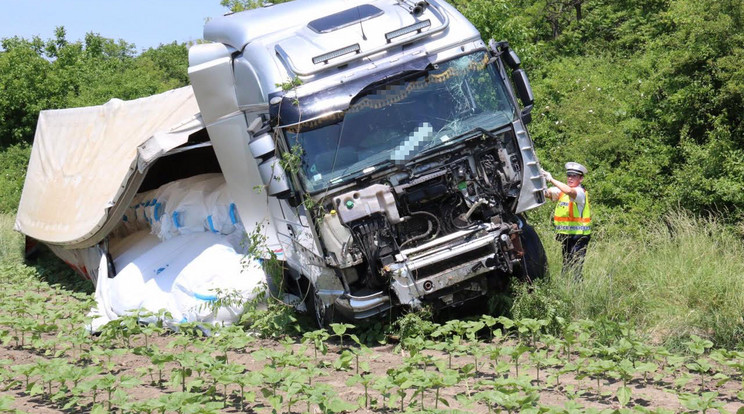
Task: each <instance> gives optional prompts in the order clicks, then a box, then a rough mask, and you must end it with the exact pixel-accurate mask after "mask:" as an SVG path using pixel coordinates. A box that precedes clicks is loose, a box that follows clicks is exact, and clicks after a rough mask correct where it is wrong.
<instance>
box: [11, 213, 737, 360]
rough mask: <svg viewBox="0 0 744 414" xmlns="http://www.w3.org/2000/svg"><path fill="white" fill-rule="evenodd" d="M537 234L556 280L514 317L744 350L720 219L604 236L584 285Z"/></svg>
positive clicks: (676, 220)
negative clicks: (585, 322)
mask: <svg viewBox="0 0 744 414" xmlns="http://www.w3.org/2000/svg"><path fill="white" fill-rule="evenodd" d="M14 219H15V217H14V215H12V214H7V213H0V260H1V261H9V262H16V263H20V262H22V260H23V251H22V249H23V237H22V235H20V234H19V233H17V232H15V231H13V230H12V228H13V222H14ZM537 230H538V232H539V233H540V234H541V236H542V239H543V243H544V244H545V248H546V251H547V254H548V259H549V262H550V271H549V272H550V275H551V276H550V277H549V278H548V279H547V280H545V281H542V282H541V283H539V284H538V285H537V286H536V287H533V288H531V289H530V291H531V293H530V294H518V296H517V297H516V298H515V301H514V305H513V308H512V316H514V317H516V318H524V317H533V318H545V317H548V316H552V315H558V316H562V317H564V318H566V319H569V320H575V319H590V320H602V319H606V320H611V321H616V322H629V323H631V324H632V325H633V326H635V327H637V328H638V329H639V330H641V331H642V332H644V333H646V334H647V335H648V336H649V337H651V338H652V339H653V340H654V341H655V342H659V343H664V344H666V345H668V346H675V345H678V346H681V345H680V344H681V343H682V342H683V341H685V340H687V338H689V336H690V335H692V334H695V335H698V336H702V337H705V338H708V339H710V340H712V341H713V342H714V343H715V344H716V346H722V347H727V348H735V347H738V346H741V345H742V344H744V321H743V320H742V315H744V245H742V243H741V240H740V237H739V235H738V234H737V233H736V231H734V230H733V229H731V228H730V227H726V226H725V225H724V224H722V223H721V222H719V221H717V220H716V219H714V218H709V219H702V218H697V217H693V216H691V215H690V214H688V213H684V212H673V213H670V214H668V215H667V216H665V218H664V220H662V221H658V222H655V223H651V224H650V225H648V226H647V228H646V232H645V233H643V235H641V236H637V235H633V236H630V235H625V236H624V235H621V234H620V233H619V232H612V233H610V232H599V233H598V234H596V235H595V236H594V238H593V239H592V241H591V243H590V246H589V251H588V254H587V258H586V264H585V266H584V272H583V281H582V282H579V283H576V282H574V281H573V280H572V278H571V277H570V276H566V277H564V276H562V275H561V256H560V255H561V253H560V245H559V243H558V242H556V241H555V240H554V238H553V234H552V230H550V228H549V226H547V225H546V224H545V223H539V224H538V225H537ZM44 257H46V256H43V257H42V258H44ZM35 267H36V270H37V272H38V273H39V275H40V277H41V278H42V279H44V280H46V281H48V282H51V283H58V284H61V285H63V286H64V287H66V288H68V289H70V290H74V291H92V286H90V284H89V283H88V282H85V281H83V280H82V279H79V278H77V277H76V276H74V275H73V274H72V273H71V272H70V271H69V270H68V269H67V268H66V267H65V266H64V265H61V263H60V262H59V261H55V260H54V259H53V258H51V257H48V258H47V260H40V261H38V262H37V263H36V265H35ZM73 282H75V283H73ZM80 284H85V286H84V287H80V286H77V285H80ZM68 285H69V286H68ZM73 285H75V286H73Z"/></svg>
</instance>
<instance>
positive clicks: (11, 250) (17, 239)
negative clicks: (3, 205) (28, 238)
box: [0, 213, 23, 262]
mask: <svg viewBox="0 0 744 414" xmlns="http://www.w3.org/2000/svg"><path fill="white" fill-rule="evenodd" d="M13 223H15V215H14V214H9V213H0V261H6V260H7V261H11V262H20V261H22V260H23V235H21V234H20V233H18V232H16V231H14V230H13Z"/></svg>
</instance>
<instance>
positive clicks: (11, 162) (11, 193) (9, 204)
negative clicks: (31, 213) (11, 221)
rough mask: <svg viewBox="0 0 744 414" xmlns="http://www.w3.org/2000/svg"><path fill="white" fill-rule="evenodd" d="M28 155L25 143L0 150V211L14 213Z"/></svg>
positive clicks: (29, 153) (19, 196) (27, 147)
mask: <svg viewBox="0 0 744 414" xmlns="http://www.w3.org/2000/svg"><path fill="white" fill-rule="evenodd" d="M30 155H31V147H30V146H29V145H26V144H18V145H13V146H11V147H8V148H6V149H5V150H0V213H15V211H16V208H18V202H19V201H20V200H21V191H22V190H23V182H24V180H25V178H26V167H27V166H28V159H29V156H30Z"/></svg>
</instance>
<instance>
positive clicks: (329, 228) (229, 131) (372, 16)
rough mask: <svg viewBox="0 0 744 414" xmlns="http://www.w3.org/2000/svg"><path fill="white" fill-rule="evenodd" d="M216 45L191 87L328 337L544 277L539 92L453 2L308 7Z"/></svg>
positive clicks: (258, 21) (235, 181)
mask: <svg viewBox="0 0 744 414" xmlns="http://www.w3.org/2000/svg"><path fill="white" fill-rule="evenodd" d="M204 37H205V39H206V40H208V41H210V42H211V43H205V44H199V45H195V46H193V47H192V48H191V49H190V51H189V76H190V79H191V83H192V86H193V89H194V94H195V97H196V100H197V102H198V105H199V109H200V111H201V115H202V118H203V121H204V124H205V125H206V129H207V131H208V133H209V137H210V140H211V142H212V146H213V147H214V152H215V154H216V156H217V159H218V160H219V161H220V164H221V166H222V172H223V174H224V176H225V180H226V182H227V186H228V188H229V189H231V194H232V196H233V198H234V200H235V203H236V205H237V208H238V211H240V213H241V216H243V215H245V214H246V212H249V211H250V212H255V211H265V212H267V213H268V214H267V215H266V221H265V222H264V223H247V222H245V219H244V222H245V225H246V228H251V227H253V226H258V228H260V229H262V231H265V232H266V233H265V236H266V240H267V244H268V245H269V246H270V248H271V250H273V251H274V252H275V253H276V254H277V257H278V259H280V260H281V261H282V262H283V263H284V265H285V268H286V273H287V274H288V275H290V276H291V278H292V281H293V283H294V284H295V285H296V286H297V289H298V290H299V291H300V297H306V298H307V304H308V306H309V307H310V309H311V311H312V312H314V314H315V316H316V318H317V321H318V323H319V324H321V325H323V324H327V323H329V322H331V321H332V320H333V319H334V318H335V317H337V316H343V317H345V318H349V319H363V318H367V317H370V316H373V315H376V314H379V313H381V312H384V311H386V310H388V309H390V308H391V307H394V306H399V305H404V306H411V307H418V306H421V305H422V304H425V303H426V304H431V305H432V306H434V307H448V306H456V305H459V304H461V303H463V302H465V301H468V300H470V299H474V298H478V297H482V296H483V295H485V294H486V293H487V292H489V290H490V289H498V288H499V287H503V286H505V284H506V283H508V281H509V279H510V278H512V277H518V278H524V277H527V278H529V277H533V278H534V277H539V276H540V275H541V274H542V272H544V270H545V257H544V252H543V250H542V245H541V243H540V240H539V239H538V238H537V236H536V234H535V233H534V230H532V229H531V227H529V225H527V223H526V222H525V220H524V217H523V215H522V213H523V212H524V211H527V210H529V209H533V208H535V207H538V206H540V205H541V204H542V203H543V202H544V196H543V190H544V188H545V181H544V179H543V177H542V176H541V174H540V166H539V164H538V160H537V157H536V155H535V151H534V148H533V143H532V140H531V139H530V137H529V134H528V133H527V130H526V128H525V124H526V123H528V122H529V118H530V109H531V105H532V92H531V89H530V87H529V83H528V81H527V77H526V75H525V73H524V71H523V70H522V69H520V68H519V66H520V62H519V58H518V57H517V55H516V54H515V53H514V51H513V50H512V49H510V48H509V45H508V43H506V42H494V41H491V42H489V43H488V44H486V43H485V42H484V41H483V40H481V38H480V34H479V33H478V31H477V30H476V29H475V27H474V26H473V25H472V24H471V23H470V22H468V21H467V20H466V19H465V18H464V17H463V16H462V15H461V14H460V13H459V12H457V11H456V10H455V9H454V8H453V7H452V6H450V5H449V4H447V3H445V2H444V1H441V0H429V1H421V2H413V1H410V0H397V1H396V0H354V1H345V0H322V1H316V0H297V1H294V2H291V3H284V4H279V5H274V6H270V7H263V8H260V9H256V10H251V11H245V12H241V13H236V14H231V15H226V16H223V17H219V18H215V19H213V20H211V21H209V22H208V23H207V25H206V26H205V29H204ZM517 98H519V101H521V106H520V104H519V101H518V100H517ZM254 187H256V188H254ZM257 191H258V192H257ZM256 200H261V201H260V202H257V201H256ZM254 215H255V214H254Z"/></svg>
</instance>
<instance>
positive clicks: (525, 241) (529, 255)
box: [520, 222, 548, 280]
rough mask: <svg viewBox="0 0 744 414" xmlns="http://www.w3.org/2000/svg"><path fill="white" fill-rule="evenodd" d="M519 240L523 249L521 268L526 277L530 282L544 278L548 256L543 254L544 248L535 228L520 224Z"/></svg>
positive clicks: (525, 223)
mask: <svg viewBox="0 0 744 414" xmlns="http://www.w3.org/2000/svg"><path fill="white" fill-rule="evenodd" d="M520 239H521V241H522V248H523V249H524V257H522V267H523V268H524V270H525V271H526V273H527V276H528V277H529V279H530V280H537V279H541V278H543V277H545V275H546V274H547V273H548V256H547V255H546V254H545V248H544V247H543V244H542V241H541V240H540V237H539V236H538V235H537V232H536V231H535V228H534V227H532V226H530V225H529V224H527V222H524V223H523V224H522V234H521V235H520Z"/></svg>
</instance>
